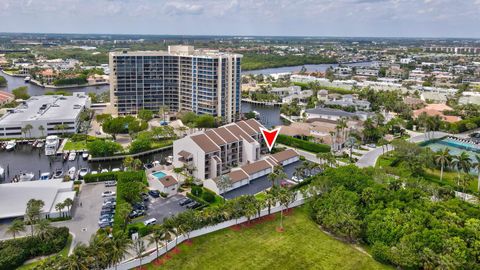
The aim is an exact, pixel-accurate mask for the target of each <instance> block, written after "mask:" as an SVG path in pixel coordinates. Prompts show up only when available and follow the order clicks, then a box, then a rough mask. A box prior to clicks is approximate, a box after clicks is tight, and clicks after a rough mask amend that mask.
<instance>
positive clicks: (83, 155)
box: [82, 152, 88, 160]
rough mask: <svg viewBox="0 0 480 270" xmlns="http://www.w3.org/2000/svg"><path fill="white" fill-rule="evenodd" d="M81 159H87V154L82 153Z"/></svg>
mask: <svg viewBox="0 0 480 270" xmlns="http://www.w3.org/2000/svg"><path fill="white" fill-rule="evenodd" d="M82 158H83V159H85V160H86V159H88V152H83V153H82Z"/></svg>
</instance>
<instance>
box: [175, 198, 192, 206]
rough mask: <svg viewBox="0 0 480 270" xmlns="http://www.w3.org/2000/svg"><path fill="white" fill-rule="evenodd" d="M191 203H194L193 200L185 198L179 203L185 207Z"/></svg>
mask: <svg viewBox="0 0 480 270" xmlns="http://www.w3.org/2000/svg"><path fill="white" fill-rule="evenodd" d="M191 202H193V200H192V199H190V198H187V197H185V198H183V199H181V200H180V201H178V204H179V205H181V206H184V205H187V204H189V203H191Z"/></svg>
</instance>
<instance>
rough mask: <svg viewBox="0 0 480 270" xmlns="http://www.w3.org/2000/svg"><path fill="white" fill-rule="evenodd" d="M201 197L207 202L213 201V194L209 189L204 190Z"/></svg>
mask: <svg viewBox="0 0 480 270" xmlns="http://www.w3.org/2000/svg"><path fill="white" fill-rule="evenodd" d="M202 199H204V200H205V201H206V202H208V203H213V202H214V201H215V194H212V192H211V191H207V190H205V191H204V192H203V194H202Z"/></svg>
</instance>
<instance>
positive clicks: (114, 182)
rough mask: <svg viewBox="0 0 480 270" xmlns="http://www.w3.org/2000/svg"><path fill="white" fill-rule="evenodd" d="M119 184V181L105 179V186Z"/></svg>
mask: <svg viewBox="0 0 480 270" xmlns="http://www.w3.org/2000/svg"><path fill="white" fill-rule="evenodd" d="M116 185H117V181H105V187H114V186H116Z"/></svg>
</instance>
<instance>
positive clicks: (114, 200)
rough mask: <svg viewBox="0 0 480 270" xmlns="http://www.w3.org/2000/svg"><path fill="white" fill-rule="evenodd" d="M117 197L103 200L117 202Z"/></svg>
mask: <svg viewBox="0 0 480 270" xmlns="http://www.w3.org/2000/svg"><path fill="white" fill-rule="evenodd" d="M116 201H117V198H115V197H108V198H105V199H104V200H103V202H116Z"/></svg>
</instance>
